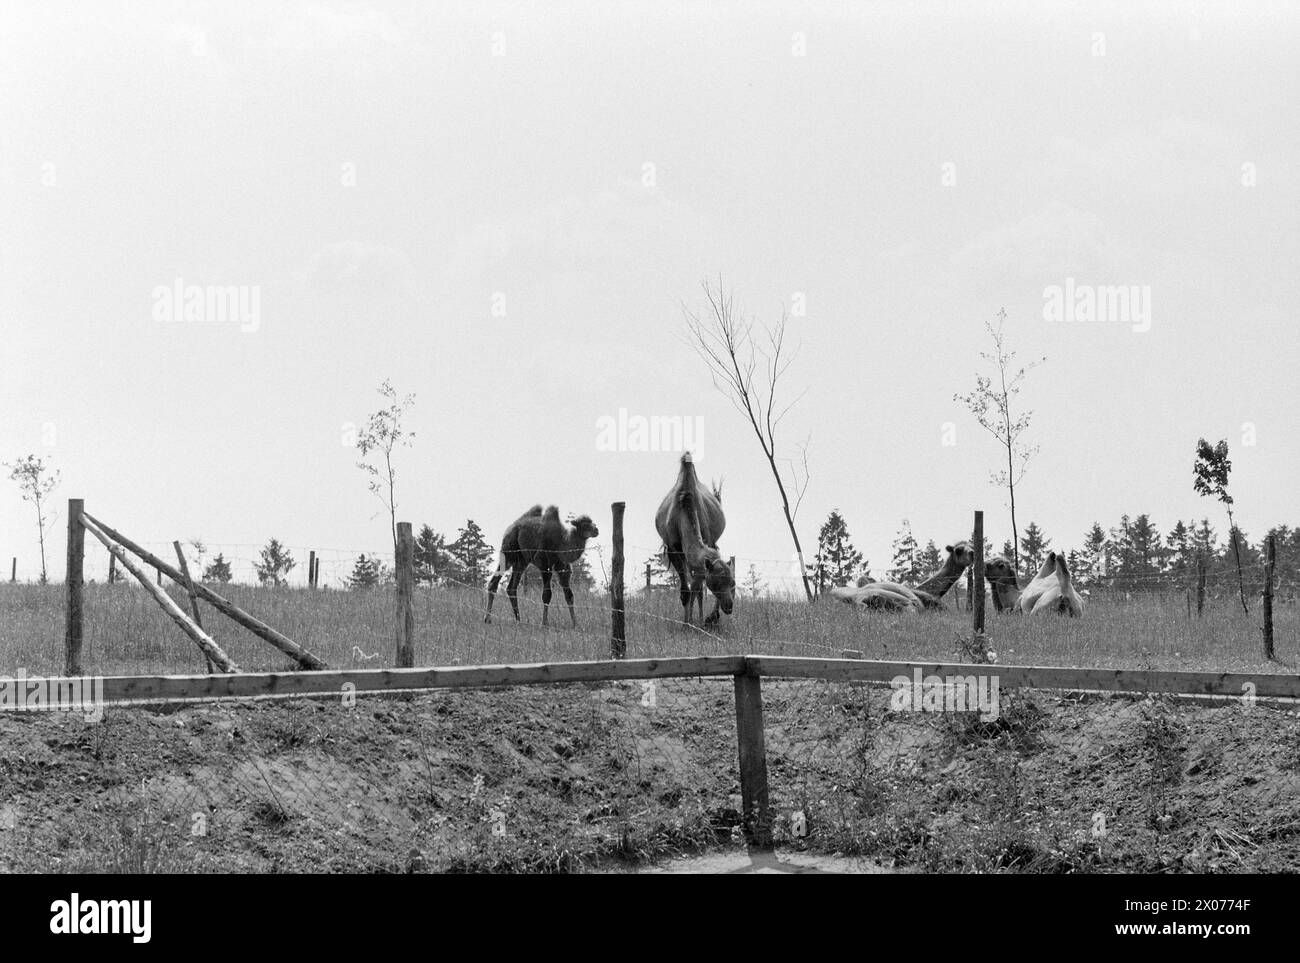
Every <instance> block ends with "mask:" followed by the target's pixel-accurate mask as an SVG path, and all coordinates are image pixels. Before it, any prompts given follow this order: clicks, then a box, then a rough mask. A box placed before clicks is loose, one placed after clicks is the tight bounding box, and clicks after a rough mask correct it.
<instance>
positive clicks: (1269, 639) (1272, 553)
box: [1264, 535, 1277, 662]
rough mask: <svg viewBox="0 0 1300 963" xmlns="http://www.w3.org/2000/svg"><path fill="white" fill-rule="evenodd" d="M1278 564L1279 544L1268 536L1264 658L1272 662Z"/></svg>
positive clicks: (1265, 569) (1265, 572) (1265, 573)
mask: <svg viewBox="0 0 1300 963" xmlns="http://www.w3.org/2000/svg"><path fill="white" fill-rule="evenodd" d="M1276 565H1277V545H1276V544H1275V542H1274V536H1272V535H1270V536H1269V537H1268V559H1267V561H1265V563H1264V658H1266V659H1268V660H1269V661H1270V662H1272V661H1273V659H1274V658H1275V655H1274V653H1273V570H1274V568H1275V567H1276Z"/></svg>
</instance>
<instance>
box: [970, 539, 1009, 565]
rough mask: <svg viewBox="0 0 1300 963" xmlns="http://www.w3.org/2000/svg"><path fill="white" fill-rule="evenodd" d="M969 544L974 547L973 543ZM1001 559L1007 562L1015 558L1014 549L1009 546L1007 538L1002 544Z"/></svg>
mask: <svg viewBox="0 0 1300 963" xmlns="http://www.w3.org/2000/svg"><path fill="white" fill-rule="evenodd" d="M971 544H972V545H974V544H975V543H974V541H972V542H971ZM1002 557H1003V558H1005V559H1006V560H1007V561H1008V562H1009V561H1011V560H1012V559H1013V558H1015V557H1016V548H1015V546H1014V545H1012V544H1011V539H1009V538H1008V539H1007V540H1006V541H1005V542H1003V543H1002Z"/></svg>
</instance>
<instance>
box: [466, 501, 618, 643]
mask: <svg viewBox="0 0 1300 963" xmlns="http://www.w3.org/2000/svg"><path fill="white" fill-rule="evenodd" d="M599 534H600V531H599V530H598V529H597V528H596V526H595V524H594V523H593V522H592V520H591V516H590V515H579V516H578V517H577V518H575V519H574V520H573V522H572V523H571V524H570V523H566V522H562V521H560V510H559V509H558V508H556V507H555V506H554V505H552V506H550V507H549V508H547V509H546V511H542V506H541V505H534V506H533V507H532V508H530V509H528V511H526V512H524V514H522V515H520V516H519V518H517V519H516V520H515V522H514V524H513V525H511V526H510V527H509V528H507V529H506V533H505V534H504V535H502V536H501V551H500V553H499V554H498V555H497V570H496V571H495V572H494V573H493V574H492V580H491V581H490V582H488V604H487V616H486V618H484V619H483V621H484V622H491V621H492V600H493V599H494V598H496V594H497V586H498V585H500V584H501V576H502V575H504V574H505V572H506V569H507V568H508V569H509V570H510V581H509V582H508V583H507V584H506V595H507V596H508V597H509V599H510V608H511V610H512V611H513V612H514V613H515V621H516V622H518V621H519V598H518V597H519V580H520V579H521V578H523V575H524V570H525V569H527V568H528V566H529V565H535V566H536V567H537V569H538V570H539V571H540V572H541V573H542V625H546V624H547V617H548V615H549V614H550V610H551V572H552V571H554V572H556V573H558V574H559V576H560V588H562V589H564V601H565V602H566V603H568V606H569V618H570V619H572V620H573V624H574V626H575V627H576V626H577V624H578V616H577V615H575V614H574V611H573V589H571V588H569V566H570V565H572V564H573V563H574V562H576V561H577V560H578V559H579V558H580V557H581V556H582V552H583V550H584V549H585V548H586V547H587V539H589V538H595V537H596V536H597V535H599Z"/></svg>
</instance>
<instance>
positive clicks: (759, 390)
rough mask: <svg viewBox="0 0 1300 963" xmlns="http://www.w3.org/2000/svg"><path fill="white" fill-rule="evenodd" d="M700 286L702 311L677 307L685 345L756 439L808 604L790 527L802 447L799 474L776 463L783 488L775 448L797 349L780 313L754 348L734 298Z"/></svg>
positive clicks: (801, 482) (802, 486)
mask: <svg viewBox="0 0 1300 963" xmlns="http://www.w3.org/2000/svg"><path fill="white" fill-rule="evenodd" d="M701 286H702V287H703V289H704V297H705V300H706V301H707V302H708V311H707V312H706V313H705V314H703V315H701V314H697V313H696V312H694V311H692V310H691V309H690V308H689V307H687V306H686V305H685V304H683V305H682V314H683V315H685V318H686V328H687V343H689V344H690V345H691V347H693V348H694V349H695V351H696V352H697V353H698V354H699V356H700V357H701V358H702V359H703V361H704V363H705V364H706V365H707V366H708V369H709V376H710V377H711V378H712V379H713V386H714V387H715V388H717V389H718V390H719V391H720V392H722V394H724V395H725V396H726V397H727V399H728V400H729V401H730V402H731V403H732V404H733V405H734V406H735V407H736V409H737V410H738V411H739V412H740V413H741V414H743V415H744V416H745V418H746V419H747V420H748V421H749V425H750V427H751V428H753V429H754V436H755V437H756V438H757V439H758V444H759V447H760V448H761V449H762V450H763V457H764V458H766V459H767V464H768V467H769V468H770V469H771V470H772V478H773V479H775V481H776V488H777V492H778V494H779V495H780V497H781V512H782V514H784V515H785V523H786V527H787V528H789V530H790V538H791V540H792V541H793V542H794V550H795V553H796V554H797V555H798V558H799V572H800V575H801V577H802V579H803V589H804V594H805V595H806V596H807V597H808V601H810V602H811V601H812V598H813V590H812V584H811V582H810V581H809V578H808V565H807V563H806V562H805V560H804V556H803V546H802V545H800V544H799V532H798V530H797V529H796V527H795V517H796V516H797V515H798V514H799V505H800V503H801V502H802V501H803V496H804V493H805V492H806V491H807V489H808V447H807V442H805V443H804V444H803V445H801V446H800V454H801V456H802V469H800V468H799V466H797V465H796V464H795V462H794V459H781V460H784V461H785V462H786V463H787V465H788V472H789V484H788V486H787V480H786V478H785V477H783V475H782V471H781V468H780V466H779V465H778V457H779V456H778V454H777V442H776V430H777V427H778V426H779V425H780V424H781V420H782V419H783V418H784V417H785V416H786V414H788V413H789V411H790V409H791V408H793V407H794V406H795V404H797V403H798V401H799V399H800V398H802V397H803V392H800V393H799V394H798V395H796V396H795V398H794V399H793V400H792V401H791V402H790V403H789V404H786V405H784V406H781V405H780V402H778V400H777V396H778V394H779V391H780V388H781V379H782V377H784V375H785V374H786V371H787V370H788V369H789V367H790V363H791V362H792V361H793V360H794V357H795V355H796V354H797V352H798V347H797V346H796V347H795V348H794V349H793V350H787V348H786V343H785V325H786V321H787V320H788V318H789V314H788V313H787V312H785V311H782V312H781V320H780V321H778V322H777V323H776V324H774V325H771V326H767V325H763V326H762V328H761V342H760V340H759V339H758V338H757V337H756V332H755V324H756V322H755V321H753V320H745V319H743V318H741V317H740V313H739V311H738V310H737V308H736V304H735V298H734V295H733V294H732V293H731V292H730V291H727V290H726V289H725V288H724V287H723V284H722V279H721V278H719V279H718V286H717V289H716V290H714V288H713V287H712V286H711V285H710V283H709V282H708V281H707V280H706V281H704V282H703V284H702V285H701ZM791 495H793V504H792V502H791Z"/></svg>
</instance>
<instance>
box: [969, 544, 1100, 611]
mask: <svg viewBox="0 0 1300 963" xmlns="http://www.w3.org/2000/svg"><path fill="white" fill-rule="evenodd" d="M984 577H985V579H987V581H988V583H989V587H990V588H991V589H992V591H993V607H994V608H995V609H997V610H998V611H999V612H1005V611H1008V610H1011V611H1015V612H1020V613H1023V614H1028V615H1041V614H1043V613H1044V612H1060V613H1063V614H1066V613H1068V614H1069V615H1070V616H1071V617H1072V618H1078V617H1079V616H1081V615H1083V599H1082V597H1080V595H1079V593H1078V592H1077V591H1075V589H1074V585H1073V584H1072V583H1071V580H1070V567H1069V566H1068V565H1067V564H1066V562H1065V556H1064V555H1061V554H1058V553H1057V552H1048V553H1047V558H1045V559H1044V560H1043V564H1042V565H1041V566H1039V569H1038V574H1037V575H1035V576H1034V577H1033V578H1032V579H1030V580H1029V582H1028V584H1026V585H1025V586H1023V587H1022V586H1021V585H1020V582H1019V580H1018V579H1017V578H1016V571H1015V569H1014V568H1012V566H1011V563H1010V562H1008V561H1007V560H1006V559H1005V558H1003V557H1001V556H998V557H997V558H994V559H991V560H990V561H989V563H988V564H987V565H985V566H984Z"/></svg>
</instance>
